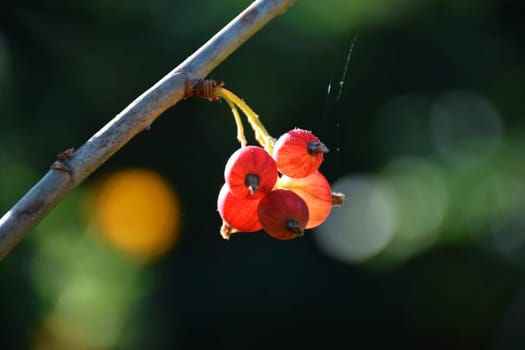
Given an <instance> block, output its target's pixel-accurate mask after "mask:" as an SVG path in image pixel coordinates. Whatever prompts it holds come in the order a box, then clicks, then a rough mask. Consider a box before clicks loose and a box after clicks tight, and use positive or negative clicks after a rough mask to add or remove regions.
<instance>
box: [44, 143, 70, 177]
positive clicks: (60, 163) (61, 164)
mask: <svg viewBox="0 0 525 350" xmlns="http://www.w3.org/2000/svg"><path fill="white" fill-rule="evenodd" d="M74 152H75V149H74V148H73V147H71V148H68V149H66V150H65V151H64V152H60V153H59V154H57V160H55V161H54V162H53V164H51V166H50V168H51V169H53V170H58V171H62V172H65V173H68V174H69V175H73V170H72V169H71V168H70V167H69V165H67V164H66V161H67V160H68V159H69V158H71V156H73V153H74Z"/></svg>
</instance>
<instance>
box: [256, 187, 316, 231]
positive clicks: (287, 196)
mask: <svg viewBox="0 0 525 350" xmlns="http://www.w3.org/2000/svg"><path fill="white" fill-rule="evenodd" d="M257 217H258V218H259V222H260V223H261V225H262V228H263V229H264V231H266V233H268V234H269V235H270V236H272V237H273V238H277V239H282V240H287V239H293V238H296V237H299V236H302V235H303V234H304V229H305V227H306V224H307V223H308V207H307V205H306V203H305V202H304V200H303V199H302V198H301V197H299V196H298V195H297V194H295V193H294V192H292V191H289V190H285V189H276V190H273V191H272V192H269V193H267V194H266V195H265V196H264V197H263V198H262V199H261V200H260V202H259V206H258V208H257Z"/></svg>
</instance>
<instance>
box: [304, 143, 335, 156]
mask: <svg viewBox="0 0 525 350" xmlns="http://www.w3.org/2000/svg"><path fill="white" fill-rule="evenodd" d="M307 150H308V153H310V154H311V155H312V156H315V155H316V154H324V153H328V152H329V151H330V150H329V149H328V147H326V146H325V144H324V143H322V142H315V141H310V142H308V146H307Z"/></svg>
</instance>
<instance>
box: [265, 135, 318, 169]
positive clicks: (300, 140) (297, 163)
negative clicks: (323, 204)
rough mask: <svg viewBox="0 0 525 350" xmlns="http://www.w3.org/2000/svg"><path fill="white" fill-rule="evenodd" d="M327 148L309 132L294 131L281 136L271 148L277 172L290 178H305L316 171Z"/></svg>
mask: <svg viewBox="0 0 525 350" xmlns="http://www.w3.org/2000/svg"><path fill="white" fill-rule="evenodd" d="M326 152H328V148H327V147H326V146H325V145H324V144H323V143H322V142H321V141H319V139H318V138H317V137H316V136H315V135H314V134H312V133H311V132H310V131H307V130H302V129H294V130H291V131H288V132H287V133H286V134H284V135H281V137H279V139H278V140H277V141H276V142H275V145H274V146H273V158H274V159H275V162H276V163H277V167H278V168H279V171H280V172H281V173H283V174H284V175H287V176H290V177H296V178H300V177H305V176H308V175H310V174H311V173H313V172H314V171H316V170H317V169H318V168H319V166H320V165H321V163H322V162H323V154H324V153H326Z"/></svg>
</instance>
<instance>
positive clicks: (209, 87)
mask: <svg viewBox="0 0 525 350" xmlns="http://www.w3.org/2000/svg"><path fill="white" fill-rule="evenodd" d="M217 86H224V82H223V81H220V80H213V79H196V80H193V81H191V82H187V84H186V91H185V93H184V98H188V97H192V96H195V97H200V98H204V99H207V100H208V101H217V100H218V99H219V96H217V94H215V91H214V89H215V88H216V87H217Z"/></svg>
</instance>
